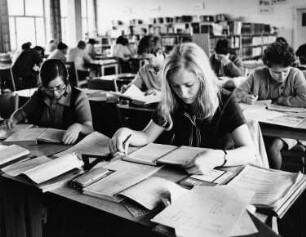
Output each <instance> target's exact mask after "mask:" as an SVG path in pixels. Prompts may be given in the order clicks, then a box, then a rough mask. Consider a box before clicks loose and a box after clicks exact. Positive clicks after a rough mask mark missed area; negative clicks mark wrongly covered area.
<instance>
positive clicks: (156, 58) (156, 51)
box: [123, 35, 165, 94]
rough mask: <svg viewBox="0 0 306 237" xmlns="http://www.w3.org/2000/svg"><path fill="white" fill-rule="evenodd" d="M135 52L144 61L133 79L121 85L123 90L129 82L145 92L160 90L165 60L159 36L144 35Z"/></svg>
mask: <svg viewBox="0 0 306 237" xmlns="http://www.w3.org/2000/svg"><path fill="white" fill-rule="evenodd" d="M137 54H139V55H141V56H142V58H143V59H144V61H145V62H146V63H145V65H144V66H143V67H141V68H140V69H139V71H138V73H137V75H136V77H135V79H134V80H133V81H132V82H131V83H130V84H129V85H128V86H124V87H123V92H124V90H126V89H127V87H129V86H130V85H131V84H134V85H135V86H137V87H138V88H139V89H140V90H142V91H145V92H146V93H147V94H152V93H153V94H157V93H159V92H160V90H161V69H162V65H163V63H164V60H165V55H164V54H163V52H162V45H161V39H160V37H158V36H153V35H148V36H144V37H143V38H142V39H141V40H140V41H139V44H138V48H137Z"/></svg>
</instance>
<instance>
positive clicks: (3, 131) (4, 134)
mask: <svg viewBox="0 0 306 237" xmlns="http://www.w3.org/2000/svg"><path fill="white" fill-rule="evenodd" d="M32 126H33V124H16V125H15V126H14V127H13V128H12V129H8V128H7V127H6V125H0V139H3V140H4V139H6V138H8V137H9V136H11V135H12V134H13V133H15V132H16V131H18V130H21V129H28V128H31V127H32Z"/></svg>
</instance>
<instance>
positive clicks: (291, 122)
mask: <svg viewBox="0 0 306 237" xmlns="http://www.w3.org/2000/svg"><path fill="white" fill-rule="evenodd" d="M260 121H261V122H265V123H271V124H277V125H282V126H286V127H294V128H297V127H300V124H302V123H303V122H304V121H306V118H304V117H299V116H293V115H286V114H283V115H281V116H277V117H273V118H266V119H261V120H260ZM305 128H306V127H305Z"/></svg>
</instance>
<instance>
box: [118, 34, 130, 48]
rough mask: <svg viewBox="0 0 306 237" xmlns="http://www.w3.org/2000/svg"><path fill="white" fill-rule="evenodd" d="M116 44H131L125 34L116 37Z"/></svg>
mask: <svg viewBox="0 0 306 237" xmlns="http://www.w3.org/2000/svg"><path fill="white" fill-rule="evenodd" d="M116 44H121V45H123V46H127V45H128V44H129V40H128V39H127V38H125V37H124V36H122V35H120V36H119V37H118V38H117V39H116Z"/></svg>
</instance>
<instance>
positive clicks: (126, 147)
mask: <svg viewBox="0 0 306 237" xmlns="http://www.w3.org/2000/svg"><path fill="white" fill-rule="evenodd" d="M131 136H132V134H129V135H128V136H127V137H126V138H125V140H124V141H123V143H122V146H123V148H124V155H127V153H128V146H127V142H128V141H129V139H130V138H131ZM119 154H122V152H120V151H117V152H116V153H115V154H114V157H115V156H117V155H119Z"/></svg>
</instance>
